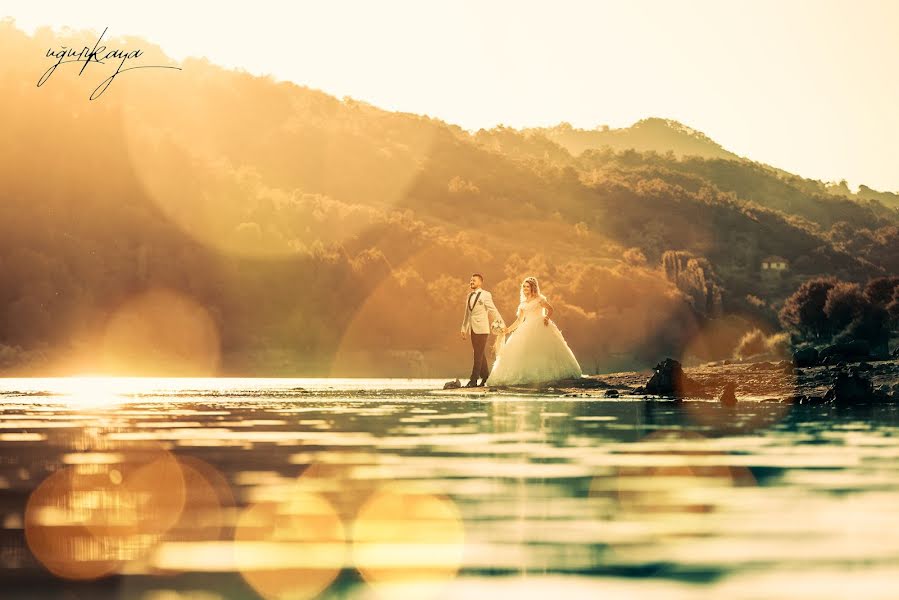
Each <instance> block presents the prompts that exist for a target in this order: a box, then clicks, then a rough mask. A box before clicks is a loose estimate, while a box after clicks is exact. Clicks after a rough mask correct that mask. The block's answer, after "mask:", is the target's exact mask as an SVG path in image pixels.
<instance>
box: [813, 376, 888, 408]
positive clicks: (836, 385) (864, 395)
mask: <svg viewBox="0 0 899 600" xmlns="http://www.w3.org/2000/svg"><path fill="white" fill-rule="evenodd" d="M878 397H879V394H877V393H876V392H875V391H874V388H873V387H872V385H871V380H870V379H868V378H867V377H864V376H863V375H861V374H859V373H858V372H854V371H851V372H845V371H843V372H840V373H837V376H836V378H835V379H834V381H833V385H832V386H831V388H830V389H829V390H827V393H826V394H824V400H825V401H826V402H833V403H835V404H840V405H844V406H852V405H856V404H867V403H870V402H872V401H874V400H877V399H878Z"/></svg>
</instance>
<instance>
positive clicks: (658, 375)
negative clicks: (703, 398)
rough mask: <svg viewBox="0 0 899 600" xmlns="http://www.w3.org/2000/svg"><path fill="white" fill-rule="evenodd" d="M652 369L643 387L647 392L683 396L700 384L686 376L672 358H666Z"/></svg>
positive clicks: (694, 391) (655, 394)
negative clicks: (650, 375)
mask: <svg viewBox="0 0 899 600" xmlns="http://www.w3.org/2000/svg"><path fill="white" fill-rule="evenodd" d="M654 370H655V373H653V374H652V377H650V378H649V381H648V382H647V383H646V386H645V387H644V389H643V391H644V392H645V393H647V394H652V395H654V396H671V397H674V398H683V397H684V396H688V395H692V394H695V393H697V392H698V391H699V388H700V386H699V385H698V384H697V383H696V382H695V381H693V380H692V379H690V378H689V377H687V375H686V374H685V373H684V369H683V367H682V366H681V364H680V363H679V362H678V361H676V360H674V359H673V358H666V359H665V360H663V361H662V362H660V363H659V364H657V365H656V366H655V369H654Z"/></svg>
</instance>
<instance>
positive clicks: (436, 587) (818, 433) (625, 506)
mask: <svg viewBox="0 0 899 600" xmlns="http://www.w3.org/2000/svg"><path fill="white" fill-rule="evenodd" d="M440 387H442V381H439V382H438V381H428V380H334V379H332V380H310V379H181V380H176V379H172V380H156V379H85V378H82V379H6V380H0V446H2V454H0V517H2V525H3V528H2V537H0V569H2V571H0V577H2V583H3V588H2V589H3V592H2V593H0V596H2V597H3V598H59V599H69V600H70V599H82V598H83V599H93V598H101V599H106V598H110V599H111V598H128V599H132V598H133V599H151V600H175V599H179V598H190V599H195V600H200V599H202V600H215V599H226V598H227V599H231V598H260V597H261V598H266V599H275V598H352V599H356V598H389V599H395V598H410V599H411V598H415V599H418V598H500V597H514V598H547V597H554V596H558V597H560V598H566V599H567V598H599V597H605V598H666V599H667V598H675V599H677V598H706V597H715V598H718V597H721V598H816V599H817V598H850V597H853V598H856V597H859V598H860V597H865V598H871V597H882V598H895V597H899V462H897V455H899V443H897V437H896V434H897V414H896V410H895V409H894V408H892V407H888V406H883V407H874V408H867V409H864V410H856V411H845V410H842V411H841V410H838V409H836V408H831V407H789V406H786V405H782V404H777V403H764V402H750V403H742V404H741V405H739V406H738V407H737V408H732V409H729V408H725V407H720V406H718V405H717V404H716V403H709V402H701V401H695V402H692V401H688V402H684V403H674V402H669V401H646V400H642V399H638V398H616V399H596V398H576V397H555V396H516V395H511V394H491V395H477V396H463V395H459V394H444V393H434V392H433V390H437V389H439V388H440Z"/></svg>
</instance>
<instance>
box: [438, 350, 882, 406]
mask: <svg viewBox="0 0 899 600" xmlns="http://www.w3.org/2000/svg"><path fill="white" fill-rule="evenodd" d="M828 362H830V361H828ZM454 383H455V382H450V383H448V384H447V386H448V387H447V389H450V390H452V391H455V392H457V393H470V394H478V395H481V394H487V393H515V394H551V395H559V396H569V397H596V398H617V397H622V396H626V397H634V396H636V397H640V398H644V399H670V400H674V401H689V400H702V401H717V402H720V403H722V404H724V405H734V404H736V403H738V402H747V401H751V402H777V403H783V404H801V405H815V404H833V405H841V406H855V405H865V404H885V403H890V404H892V403H895V404H897V405H899V360H897V359H896V358H892V357H890V358H888V359H885V360H859V361H851V362H849V361H839V362H835V363H832V364H823V365H814V366H804V367H803V366H797V364H796V361H795V360H794V361H790V360H781V361H757V362H748V361H747V362H737V361H725V362H722V363H716V364H709V365H704V366H700V367H689V368H684V367H683V366H682V365H681V364H680V363H679V362H678V361H676V360H674V359H671V358H666V359H665V360H663V361H662V362H660V363H659V364H658V365H656V367H655V369H653V371H652V372H624V373H611V374H604V375H591V376H585V377H583V378H581V379H569V380H562V381H556V382H552V383H548V384H543V385H534V386H528V385H524V386H509V387H488V388H456V389H453V388H454V385H453V384H454Z"/></svg>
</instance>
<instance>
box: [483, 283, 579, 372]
mask: <svg viewBox="0 0 899 600" xmlns="http://www.w3.org/2000/svg"><path fill="white" fill-rule="evenodd" d="M518 311H519V313H518V314H519V315H520V317H521V321H520V322H519V324H518V327H517V328H516V329H515V331H513V332H512V333H511V334H510V335H509V339H508V340H506V343H505V344H504V345H503V346H502V348H501V349H500V350H499V352H498V353H497V356H496V360H495V361H494V362H493V369H492V370H491V371H490V376H489V377H487V383H486V385H488V386H491V385H493V386H496V385H516V384H526V383H543V382H548V381H556V380H559V379H571V378H577V377H580V376H581V366H580V365H579V364H578V362H577V359H576V358H575V357H574V353H573V352H572V351H571V348H569V347H568V344H567V343H566V342H565V338H564V337H562V332H561V331H559V328H558V327H556V324H555V323H553V322H552V320H550V321H549V324H548V325H544V324H543V316H544V314H543V307H542V306H540V299H539V298H534V299H532V300H530V301H528V302H522V303H521V304H519V305H518Z"/></svg>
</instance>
